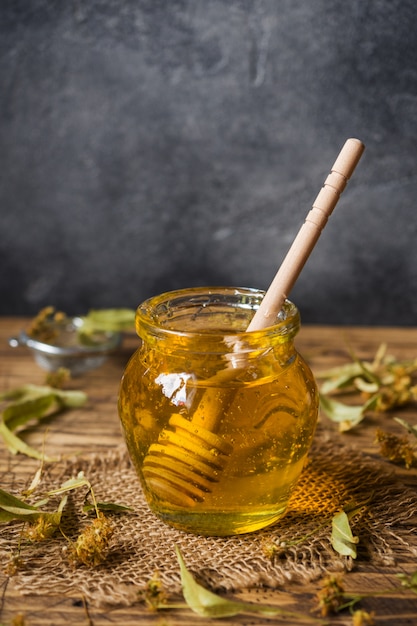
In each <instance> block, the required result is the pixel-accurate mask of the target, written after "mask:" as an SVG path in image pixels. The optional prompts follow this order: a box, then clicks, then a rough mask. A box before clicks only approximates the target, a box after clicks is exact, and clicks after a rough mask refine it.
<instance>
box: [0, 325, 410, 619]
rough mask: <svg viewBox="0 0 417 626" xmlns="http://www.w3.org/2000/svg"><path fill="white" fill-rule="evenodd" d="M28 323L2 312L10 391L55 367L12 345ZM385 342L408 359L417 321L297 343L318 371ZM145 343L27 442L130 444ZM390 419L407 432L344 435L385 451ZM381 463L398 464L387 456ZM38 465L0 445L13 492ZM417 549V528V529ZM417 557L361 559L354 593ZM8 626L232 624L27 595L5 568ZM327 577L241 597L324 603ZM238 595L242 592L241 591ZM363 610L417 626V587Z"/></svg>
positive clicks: (127, 348)
mask: <svg viewBox="0 0 417 626" xmlns="http://www.w3.org/2000/svg"><path fill="white" fill-rule="evenodd" d="M24 326H25V320H24V319H9V318H2V319H0V392H2V391H6V390H8V389H12V388H14V387H16V386H18V385H21V384H24V383H29V382H30V383H39V384H41V383H43V381H44V378H45V373H44V372H43V371H42V370H40V369H39V367H38V366H37V365H36V364H35V362H34V361H33V359H32V357H31V355H30V354H29V352H28V351H27V350H26V349H24V348H18V349H12V348H10V347H9V346H8V343H7V339H8V337H9V336H11V335H13V334H15V333H17V332H18V331H19V330H20V329H21V328H22V327H24ZM382 342H385V343H387V344H388V349H389V352H390V353H391V354H393V355H395V356H396V357H397V358H398V359H403V358H404V359H405V358H416V357H417V331H416V329H413V328H360V327H324V326H310V327H304V328H302V330H301V332H300V334H299V336H298V338H297V346H298V348H299V350H300V352H301V353H302V354H303V355H304V356H305V357H306V359H307V360H308V361H309V363H310V365H311V367H312V369H313V371H314V372H315V373H318V372H320V370H324V369H327V368H328V367H332V366H334V365H337V364H342V363H345V362H347V361H349V354H348V352H349V350H352V351H353V352H354V353H355V354H357V356H359V357H360V358H367V359H372V357H373V356H374V354H375V352H376V350H377V348H378V346H379V345H380V344H381V343H382ZM137 346H138V340H137V338H136V337H133V336H130V337H127V338H126V339H125V341H124V343H123V346H122V348H121V350H120V351H119V352H118V353H117V354H116V355H113V356H112V357H111V358H110V359H109V360H108V361H107V362H106V363H105V364H104V365H103V366H102V367H101V368H100V369H97V370H95V371H92V372H89V373H88V374H86V375H84V376H82V377H80V378H78V379H74V380H73V381H72V383H71V384H72V386H73V387H74V388H77V389H83V390H84V391H86V392H87V394H88V398H89V400H88V403H87V405H86V406H85V407H83V408H82V409H78V410H76V411H71V412H68V413H63V414H61V415H59V416H57V417H56V418H54V419H53V420H50V421H49V423H48V424H47V429H46V431H45V429H44V428H32V429H28V430H27V432H26V433H25V439H26V440H27V441H28V443H30V444H31V445H34V446H38V447H40V446H42V444H43V442H44V443H45V452H47V453H50V454H54V455H57V454H59V455H61V456H62V457H66V456H72V455H73V454H75V453H78V452H79V453H91V452H98V453H100V452H103V453H104V452H106V451H109V450H110V449H114V448H115V447H117V446H124V442H123V437H122V433H121V428H120V425H119V418H118V414H117V395H118V388H119V382H120V378H121V375H122V373H123V369H124V366H125V364H126V363H127V360H128V358H129V356H130V355H131V354H132V352H133V351H134V350H135V349H136V347H137ZM401 415H402V416H403V417H404V419H407V420H409V421H410V422H412V423H417V410H416V407H415V406H414V407H409V408H407V409H406V410H404V411H402V412H401ZM322 423H323V426H324V427H325V428H326V429H328V430H329V431H331V432H332V433H333V434H332V436H334V437H339V436H341V435H339V434H338V433H337V432H336V430H335V428H334V426H333V425H332V424H331V423H330V422H328V421H327V420H326V419H325V418H322ZM377 426H381V427H383V428H385V429H386V430H389V431H390V432H397V433H400V432H401V427H400V426H399V425H398V424H397V423H396V422H394V421H393V420H392V416H391V415H382V416H378V417H370V418H367V419H366V421H365V422H364V424H363V426H361V427H360V428H358V429H357V430H355V431H354V432H349V433H346V434H344V435H343V441H344V442H345V443H347V444H348V445H351V446H352V447H357V448H359V449H360V450H363V451H364V452H366V453H367V454H371V455H372V456H374V457H376V456H377V448H376V446H375V444H374V436H375V429H376V428H377ZM381 463H385V464H386V465H387V466H389V464H388V463H387V462H384V461H383V460H381ZM37 467H38V463H37V462H36V461H33V460H32V459H28V458H26V457H23V456H22V455H18V456H12V455H10V454H9V453H8V452H7V451H6V449H5V448H4V446H3V444H2V442H0V486H1V487H2V488H3V489H8V488H9V487H10V486H11V485H12V484H13V483H14V482H15V481H16V480H19V481H20V480H22V479H24V480H27V481H30V479H31V477H32V476H33V473H34V471H35V469H36V468H37ZM390 467H391V468H392V470H395V471H396V473H397V474H398V476H399V477H400V478H401V480H403V482H404V484H406V485H408V486H411V487H412V488H414V489H416V488H417V472H416V470H405V469H401V468H397V467H394V466H392V465H390ZM413 541H414V546H415V547H416V548H417V533H416V534H415V536H414V539H413ZM416 569H417V567H416V564H415V557H413V556H412V555H411V554H410V555H409V557H408V556H407V555H405V556H404V555H402V557H401V561H398V562H397V563H395V564H394V565H385V566H383V567H380V568H375V567H374V566H372V565H371V564H369V563H367V562H366V561H363V562H360V561H358V562H357V563H355V568H354V571H353V572H351V573H349V574H347V575H346V576H345V585H346V588H347V590H354V591H359V592H361V593H364V592H367V591H368V592H374V591H376V590H379V589H385V588H387V587H392V586H398V581H397V580H396V577H395V575H396V574H397V573H401V572H406V573H411V572H412V571H414V570H416ZM0 584H1V587H0V623H1V624H5V625H9V624H12V623H13V620H14V619H15V618H16V616H17V615H19V614H22V615H23V616H24V618H25V620H26V621H25V624H26V625H27V626H47V625H48V626H49V625H50V626H52V625H54V626H63V625H64V624H65V625H67V624H68V623H70V624H80V625H86V626H88V625H90V626H91V624H93V625H94V626H101V625H105V624H121V625H123V626H133V625H135V626H136V625H137V623H138V620H140V623H141V624H142V625H143V626H148V625H158V626H162V624H168V625H171V626H188V625H190V626H191V625H194V626H195V625H197V626H198V625H200V624H201V625H203V624H207V623H211V624H221V623H222V624H224V623H225V620H210V622H208V621H207V620H205V619H203V618H199V617H198V616H196V615H195V614H193V613H192V612H191V611H189V610H187V609H183V610H182V609H181V610H169V611H166V612H163V613H157V614H155V613H150V612H149V611H148V610H147V609H146V608H144V606H143V605H141V604H138V605H135V606H133V607H125V608H120V609H117V610H111V611H106V610H104V609H97V608H92V607H88V609H87V608H86V607H85V606H84V604H83V599H82V598H67V597H57V596H56V595H53V590H51V595H48V596H45V597H39V596H31V595H27V596H26V595H21V594H18V593H17V592H16V591H15V590H14V589H13V579H12V578H11V579H9V580H8V579H7V578H6V577H4V576H3V573H2V572H0ZM318 588H319V583H318V582H317V583H311V584H309V585H305V586H303V587H301V586H300V585H288V587H287V588H286V589H285V590H272V589H258V590H250V591H249V590H242V591H241V593H239V594H237V595H238V597H239V598H241V599H244V600H247V601H253V602H256V603H261V602H262V603H268V604H273V605H276V606H279V607H283V608H284V607H285V608H286V609H293V610H302V611H304V612H306V611H310V610H311V609H312V607H313V606H314V595H315V593H316V592H317V590H318ZM234 597H236V596H234ZM361 606H362V608H364V609H366V610H368V611H374V612H375V614H376V623H377V624H383V625H384V626H388V625H392V626H407V625H408V626H412V625H415V624H417V596H415V595H413V594H412V593H410V592H407V593H398V595H397V596H396V597H390V598H384V597H382V598H374V599H369V600H364V601H363V602H362V604H361ZM226 623H227V624H232V625H236V626H237V625H238V624H239V626H244V625H247V626H249V624H250V625H253V626H260V625H261V624H266V623H285V621H284V622H279V621H278V620H277V619H276V618H274V619H266V618H264V617H257V616H254V615H242V616H238V617H236V618H229V619H228V620H226ZM329 623H330V624H338V625H342V626H348V625H349V626H351V624H352V618H351V616H350V615H349V614H344V615H339V616H337V617H332V618H331V619H329Z"/></svg>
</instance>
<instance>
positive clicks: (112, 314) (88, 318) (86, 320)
mask: <svg viewBox="0 0 417 626" xmlns="http://www.w3.org/2000/svg"><path fill="white" fill-rule="evenodd" d="M135 315H136V311H135V310H134V309H123V308H122V309H93V310H91V311H89V313H88V315H85V316H84V317H82V318H81V319H82V326H81V327H80V329H79V334H81V335H82V334H86V335H87V334H90V333H95V332H100V331H101V332H122V331H126V330H134V329H135Z"/></svg>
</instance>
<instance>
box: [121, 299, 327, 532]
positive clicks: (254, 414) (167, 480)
mask: <svg viewBox="0 0 417 626" xmlns="http://www.w3.org/2000/svg"><path fill="white" fill-rule="evenodd" d="M263 296H264V292H263V291H259V290H254V289H246V288H232V287H227V288H225V287H221V288H192V289H187V290H179V291H174V292H169V293H165V294H162V295H159V296H156V297H153V298H151V299H149V300H147V301H145V302H144V303H143V304H142V305H140V306H139V307H138V309H137V312H136V330H137V333H138V335H139V337H140V338H141V340H142V341H141V346H140V348H139V349H138V350H137V351H136V352H135V353H134V355H133V356H132V357H131V359H130V361H129V363H128V364H127V366H126V370H125V372H124V375H123V378H122V382H121V386H120V394H119V414H120V419H121V423H122V427H123V432H124V436H125V440H126V444H127V448H128V451H129V454H130V457H131V459H132V461H133V463H134V466H135V468H136V471H137V473H138V476H139V479H140V482H141V484H142V488H143V491H144V494H145V497H146V499H147V502H148V504H149V506H150V508H151V509H152V510H153V511H154V512H155V514H156V515H158V516H159V517H160V518H161V519H162V520H164V521H165V522H167V523H168V524H170V525H172V526H174V527H176V528H179V529H182V530H185V531H189V532H193V533H198V534H202V535H217V536H225V535H234V534H240V533H247V532H252V531H255V530H258V529H260V528H263V527H265V526H268V525H271V524H273V523H275V522H276V521H277V520H278V519H279V518H280V517H281V516H282V515H283V514H284V512H285V510H286V507H287V505H288V500H289V498H290V495H291V493H292V490H293V488H294V486H295V484H296V482H297V479H298V477H299V476H300V473H301V471H302V469H303V465H304V463H305V460H306V457H307V454H308V451H309V448H310V445H311V443H312V439H313V436H314V431H315V427H316V422H317V415H318V392H317V387H316V384H315V381H314V378H313V375H312V373H311V370H310V369H309V367H308V365H307V364H306V362H305V361H304V360H303V358H302V357H301V356H300V354H299V353H298V352H297V351H296V349H295V346H294V338H295V336H296V334H297V332H298V331H299V328H300V316H299V312H298V309H297V307H296V306H295V305H294V304H293V303H292V302H290V301H289V300H286V301H285V302H284V305H283V307H282V309H281V311H280V313H279V315H278V317H277V319H276V320H275V323H274V324H273V325H272V326H270V327H268V328H266V329H263V330H259V331H253V332H245V331H246V328H247V327H248V325H249V322H250V320H251V319H252V317H253V315H254V313H255V311H256V310H257V309H258V307H259V305H260V303H261V301H262V298H263Z"/></svg>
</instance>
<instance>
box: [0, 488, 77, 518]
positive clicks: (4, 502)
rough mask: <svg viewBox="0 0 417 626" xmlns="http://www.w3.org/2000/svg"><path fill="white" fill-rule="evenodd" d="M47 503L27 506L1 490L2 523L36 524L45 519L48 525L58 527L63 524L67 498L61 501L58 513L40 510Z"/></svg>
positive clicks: (0, 513)
mask: <svg viewBox="0 0 417 626" xmlns="http://www.w3.org/2000/svg"><path fill="white" fill-rule="evenodd" d="M47 501H48V500H42V501H40V502H38V503H37V504H36V505H32V504H27V502H24V501H23V500H20V499H19V498H16V496H13V495H12V494H10V493H8V492H7V491H4V490H3V489H0V522H11V521H14V520H23V521H25V522H28V521H29V522H35V521H37V520H40V519H43V520H44V521H45V522H47V523H48V524H50V525H52V526H55V527H58V526H59V524H60V522H61V515H62V511H63V509H64V506H65V504H66V498H63V499H62V500H61V502H60V504H59V506H58V509H57V511H53V512H52V513H50V512H47V511H41V510H40V509H39V507H40V506H43V505H44V504H46V502H47Z"/></svg>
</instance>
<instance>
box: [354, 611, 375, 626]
mask: <svg viewBox="0 0 417 626" xmlns="http://www.w3.org/2000/svg"><path fill="white" fill-rule="evenodd" d="M374 617H375V614H374V612H373V611H372V612H371V613H368V612H367V611H362V609H359V610H357V611H355V612H354V614H353V617H352V622H353V626H374V625H375V620H374Z"/></svg>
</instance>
